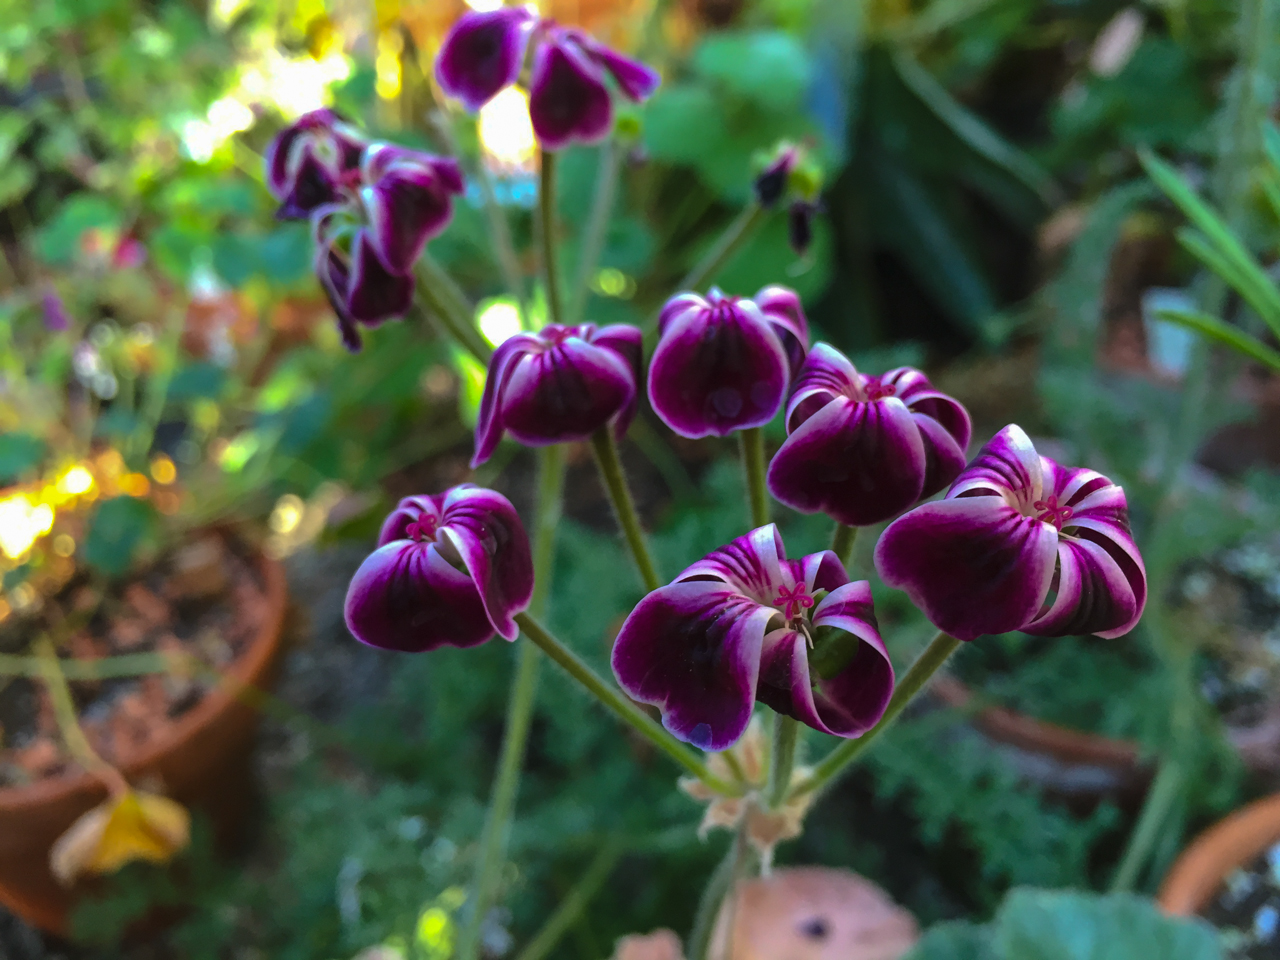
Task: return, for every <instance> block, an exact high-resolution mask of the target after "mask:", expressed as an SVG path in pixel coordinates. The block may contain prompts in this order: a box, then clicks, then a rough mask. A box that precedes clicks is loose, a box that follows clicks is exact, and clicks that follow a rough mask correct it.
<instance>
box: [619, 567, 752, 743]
mask: <svg viewBox="0 0 1280 960" xmlns="http://www.w3.org/2000/svg"><path fill="white" fill-rule="evenodd" d="M774 615H775V611H774V610H772V609H770V608H769V607H764V606H760V605H758V604H756V603H754V602H752V601H751V600H750V599H748V598H746V597H743V596H741V595H740V594H738V593H736V592H735V591H733V590H732V589H730V588H727V587H726V586H724V585H723V584H721V583H717V582H706V581H694V582H690V583H674V584H671V585H670V586H666V587H662V588H660V589H658V590H655V591H654V592H653V593H651V594H649V595H648V596H647V597H645V598H644V599H643V600H641V601H640V603H639V604H637V606H636V608H635V609H634V610H633V611H632V612H631V615H630V616H629V617H627V620H626V622H625V623H624V624H623V625H622V630H621V631H620V632H619V633H618V639H617V641H616V642H615V643H614V647H613V673H614V676H615V677H617V679H618V683H619V685H620V686H621V687H622V689H623V690H625V691H626V693H627V694H628V696H630V697H632V698H633V699H635V700H639V701H641V702H642V703H652V704H655V705H656V706H657V707H658V708H659V709H660V710H661V711H662V723H663V725H664V726H665V727H666V728H667V729H668V730H670V731H671V732H672V733H673V734H675V735H676V736H677V737H679V738H680V739H681V740H684V741H687V742H689V743H692V744H694V745H695V746H697V747H701V748H702V749H703V750H723V749H725V748H726V747H729V746H731V745H732V744H733V743H734V742H735V741H736V740H737V739H738V738H739V737H740V736H742V733H743V731H745V730H746V729H747V723H748V722H749V721H750V720H751V709H752V705H753V704H754V703H755V698H756V678H757V675H758V673H759V669H760V648H761V643H762V641H763V639H764V633H765V628H766V626H767V624H768V623H769V620H770V619H771V618H772V617H773V616H774Z"/></svg>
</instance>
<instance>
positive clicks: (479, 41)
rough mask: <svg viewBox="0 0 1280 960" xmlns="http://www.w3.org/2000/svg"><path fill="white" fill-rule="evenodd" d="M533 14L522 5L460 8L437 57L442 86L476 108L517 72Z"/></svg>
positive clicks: (514, 78) (439, 79)
mask: <svg viewBox="0 0 1280 960" xmlns="http://www.w3.org/2000/svg"><path fill="white" fill-rule="evenodd" d="M534 20H535V17H534V15H533V14H532V13H530V12H529V11H528V10H527V9H526V8H524V7H504V8H503V9H501V10H493V11H490V12H488V13H474V12H471V13H465V14H463V15H462V16H461V17H460V18H458V21H457V22H456V23H455V24H454V25H453V27H452V28H451V29H450V30H449V33H448V36H446V37H445V39H444V43H443V44H442V45H441V47H440V53H439V55H438V56H437V57H436V79H437V80H438V81H439V82H440V87H441V89H442V90H444V92H445V93H447V94H448V95H449V96H451V97H456V98H457V99H459V100H461V101H462V102H463V104H465V105H466V107H467V109H468V110H472V111H475V110H479V109H480V108H481V107H483V106H484V105H485V104H486V103H488V102H489V101H490V100H492V99H493V98H494V97H495V96H497V94H498V92H499V91H500V90H502V89H503V88H504V87H509V86H511V85H512V84H513V83H515V82H516V80H517V78H518V77H519V76H520V67H521V65H522V64H523V63H524V50H525V45H526V44H527V43H528V41H529V33H530V31H531V29H532V27H533V21H534Z"/></svg>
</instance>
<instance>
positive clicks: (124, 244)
mask: <svg viewBox="0 0 1280 960" xmlns="http://www.w3.org/2000/svg"><path fill="white" fill-rule="evenodd" d="M146 262H147V248H146V247H144V246H143V245H142V243H141V242H140V241H139V240H138V239H137V237H132V236H130V235H128V234H125V235H124V236H123V237H121V238H120V242H119V243H117V244H116V249H115V252H114V253H113V254H112V255H111V265H112V266H113V267H115V268H116V269H117V270H133V269H136V268H137V267H140V266H142V265H143V264H144V263H146Z"/></svg>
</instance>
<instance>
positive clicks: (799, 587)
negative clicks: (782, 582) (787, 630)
mask: <svg viewBox="0 0 1280 960" xmlns="http://www.w3.org/2000/svg"><path fill="white" fill-rule="evenodd" d="M779 593H780V594H781V596H777V597H774V598H773V602H774V605H775V606H781V607H782V615H783V616H784V617H786V618H787V619H788V620H790V619H791V618H792V617H797V616H799V615H800V611H801V610H807V609H808V608H809V607H812V606H813V597H811V596H809V591H808V590H806V589H805V585H804V584H803V583H797V584H796V585H795V586H794V587H792V588H791V589H787V588H786V587H782V588H781V589H780V590H779Z"/></svg>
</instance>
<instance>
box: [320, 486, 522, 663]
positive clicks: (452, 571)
mask: <svg viewBox="0 0 1280 960" xmlns="http://www.w3.org/2000/svg"><path fill="white" fill-rule="evenodd" d="M532 595H533V560H532V557H531V555H530V551H529V537H528V535H527V534H526V533H525V530H524V526H523V524H521V522H520V517H519V516H518V515H517V514H516V511H515V508H514V507H512V506H511V503H510V501H508V500H507V498H506V497H504V496H502V495H501V494H499V493H495V492H494V491H492V490H485V489H483V488H481V487H477V486H473V485H472V484H469V483H466V484H462V485H461V486H457V487H453V488H452V489H450V490H446V491H445V492H444V493H442V494H437V495H435V496H422V497H406V498H405V499H403V500H401V501H400V504H399V506H397V507H396V509H395V510H394V511H393V512H392V513H391V515H390V516H389V517H387V519H386V522H385V523H383V525H382V532H381V533H380V534H379V535H378V548H377V549H376V550H374V552H373V553H371V554H370V555H369V556H368V557H367V558H366V559H365V561H364V563H362V564H361V565H360V569H358V570H357V571H356V573H355V576H354V577H352V579H351V586H350V587H349V588H348V590H347V599H346V605H345V608H344V614H345V617H346V621H347V627H348V629H350V631H351V633H352V635H354V636H355V638H356V639H357V640H359V641H360V642H361V643H367V644H369V645H370V646H373V647H381V648H382V649H384V650H401V651H406V652H411V653H420V652H423V651H426V650H434V649H436V648H437V647H442V646H448V647H474V646H476V645H478V644H481V643H484V642H485V641H486V640H489V639H490V638H492V637H493V636H494V634H498V635H499V636H502V637H503V638H505V639H507V640H514V639H515V638H516V635H517V633H518V632H519V630H518V628H517V626H516V624H515V621H514V620H513V619H512V617H513V616H514V615H515V614H517V613H519V612H521V611H522V610H524V609H525V608H526V607H528V606H529V599H530V597H532Z"/></svg>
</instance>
